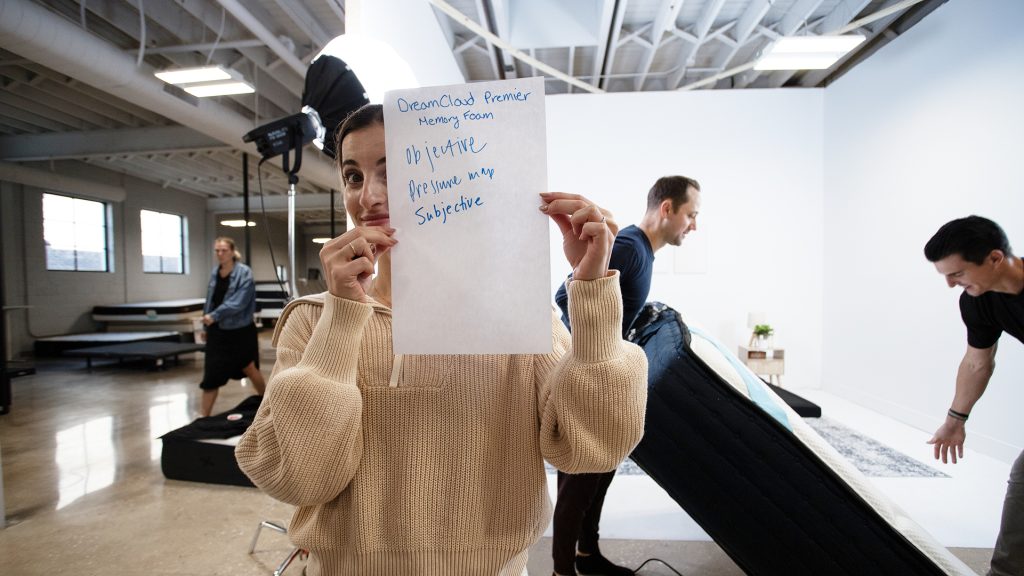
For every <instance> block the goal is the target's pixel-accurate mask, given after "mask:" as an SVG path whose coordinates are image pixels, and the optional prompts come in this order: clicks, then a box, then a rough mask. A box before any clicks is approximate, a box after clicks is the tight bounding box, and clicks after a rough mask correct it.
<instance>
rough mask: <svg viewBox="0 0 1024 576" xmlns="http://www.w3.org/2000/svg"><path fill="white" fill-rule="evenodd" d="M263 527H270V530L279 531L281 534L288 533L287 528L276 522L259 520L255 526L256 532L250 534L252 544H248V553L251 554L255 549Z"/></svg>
mask: <svg viewBox="0 0 1024 576" xmlns="http://www.w3.org/2000/svg"><path fill="white" fill-rule="evenodd" d="M264 528H270V529H271V530H273V531H275V532H280V533H281V534H287V533H288V529H287V528H285V527H284V526H281V525H280V524H277V523H276V522H270V521H268V520H264V521H262V522H260V525H259V526H257V527H256V533H255V534H253V535H252V544H250V545H249V554H252V553H253V552H254V551H255V550H256V542H257V541H258V540H259V539H260V532H262V531H263V529H264Z"/></svg>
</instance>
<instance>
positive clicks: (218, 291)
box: [199, 236, 266, 417]
mask: <svg viewBox="0 0 1024 576" xmlns="http://www.w3.org/2000/svg"><path fill="white" fill-rule="evenodd" d="M213 253H214V255H215V256H216V258H217V265H216V266H215V267H214V268H213V271H212V272H211V273H210V285H209V287H208V288H207V290H206V306H204V307H203V324H205V325H206V365H205V367H204V369H203V381H202V382H201V383H200V384H199V387H200V388H201V389H202V390H203V398H202V406H201V409H200V412H201V415H202V416H204V417H205V416H209V415H210V413H211V412H212V411H213V403H214V402H215V401H216V400H217V390H218V389H220V387H221V386H223V385H225V384H227V383H228V380H241V379H242V378H243V377H246V378H248V379H249V380H251V381H252V385H253V387H255V388H256V393H257V394H259V395H261V396H262V395H263V390H264V389H265V388H266V383H265V382H264V380H263V374H261V373H260V369H259V361H260V359H259V341H258V338H257V334H256V324H255V323H254V322H253V319H252V316H253V313H254V312H255V311H256V286H255V284H253V281H252V269H251V268H249V267H248V266H246V265H245V264H242V263H241V262H239V260H240V259H241V255H240V254H239V253H238V250H236V249H235V241H234V240H232V239H231V238H227V237H223V236H222V237H220V238H217V239H216V240H214V242H213Z"/></svg>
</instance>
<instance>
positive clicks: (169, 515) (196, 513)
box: [0, 332, 991, 576]
mask: <svg viewBox="0 0 1024 576" xmlns="http://www.w3.org/2000/svg"><path fill="white" fill-rule="evenodd" d="M267 338H268V334H267V333H266V332H264V333H263V334H261V342H262V345H263V347H264V348H263V350H262V354H261V355H262V358H263V362H264V373H269V367H270V365H271V364H272V362H273V350H271V349H269V348H268V347H267V346H268V344H267ZM201 362H202V359H201V356H199V357H194V358H187V357H186V358H183V360H182V363H181V364H180V365H177V366H176V365H173V364H172V365H169V366H168V367H167V369H165V370H162V371H152V370H149V369H148V368H147V366H145V365H142V364H126V365H123V366H121V365H117V364H116V363H107V364H104V363H97V364H96V366H95V367H94V368H93V370H92V371H91V372H90V371H87V370H86V369H85V363H84V361H65V360H59V361H50V362H43V363H40V364H39V365H38V373H37V374H36V375H34V376H28V377H22V378H18V379H16V380H15V381H14V404H13V406H12V410H11V413H10V414H8V415H6V416H0V463H2V471H3V484H2V488H3V492H4V496H5V498H4V502H5V506H6V509H5V512H6V528H5V529H3V530H0V574H5V575H11V576H22V575H26V576H29V575H37V574H38V575H44V574H45V575H52V574H75V575H89V574H97V575H98V574H109V575H113V576H121V575H124V576H128V575H132V576H134V575H140V574H151V575H167V576H169V575H197V574H218V575H232V576H234V575H237V576H247V575H264V574H270V573H272V571H273V569H274V567H275V566H276V565H277V564H278V562H280V560H282V559H283V557H284V556H285V555H286V554H287V553H288V552H289V550H290V549H291V546H290V544H289V543H288V541H287V538H286V537H285V536H282V535H280V534H277V533H274V532H271V531H264V532H263V535H262V536H261V538H260V542H259V545H258V547H257V552H256V553H255V554H253V555H249V554H247V551H248V547H249V544H250V542H251V539H252V536H253V534H254V532H255V529H256V527H257V525H258V524H259V522H260V521H261V520H265V519H267V520H276V521H279V522H282V523H284V522H287V520H288V518H289V516H290V507H289V506H287V505H284V504H281V503H278V502H275V501H274V500H272V499H270V498H268V497H267V496H264V495H263V494H261V493H260V492H259V491H257V490H255V489H252V488H241V487H232V486H219V485H213V484H200V483H191V482H180V481H173V480H167V479H165V478H164V477H163V475H162V473H161V471H160V451H161V443H160V441H159V440H158V439H157V438H158V436H160V435H161V434H163V433H164V432H167V431H169V430H173V429H175V428H178V427H180V426H182V425H184V424H187V423H188V422H189V421H191V420H192V419H193V418H194V417H195V416H196V412H197V406H198V392H199V391H198V388H197V382H198V381H199V379H200V375H201V371H202V364H201ZM251 393H252V390H251V388H244V387H242V386H240V385H239V384H238V383H231V384H229V385H228V386H227V387H225V388H224V389H223V390H222V392H221V397H220V399H219V400H218V403H217V405H216V407H215V410H226V409H228V408H230V407H231V406H233V405H235V404H237V403H238V402H240V401H241V400H242V399H244V398H245V397H246V396H247V395H249V394H251ZM610 498H611V496H610ZM610 504H611V506H612V507H613V508H614V506H615V504H614V503H610ZM611 531H613V532H614V530H611ZM627 532H628V531H627ZM602 547H603V549H604V551H605V553H606V555H608V556H609V557H611V558H614V559H616V560H617V561H619V562H620V563H622V564H624V565H627V566H630V567H632V568H636V567H638V566H640V564H641V563H643V562H644V561H645V560H647V559H649V558H660V559H662V560H664V561H666V562H668V563H669V564H670V565H671V566H672V567H674V569H675V570H677V571H678V572H679V573H682V574H685V575H687V576H733V575H739V574H742V571H741V570H740V569H739V568H738V567H737V566H736V565H735V564H734V563H733V562H732V561H731V560H730V559H729V558H728V557H727V556H726V555H725V554H724V553H723V552H722V550H721V549H720V548H719V547H718V546H717V545H716V544H714V543H713V542H710V541H707V540H706V539H700V538H695V539H693V540H687V541H679V540H647V539H645V540H636V539H626V538H616V539H605V540H603V541H602ZM953 551H954V553H956V554H957V555H958V556H960V557H961V558H962V559H964V560H965V561H966V562H967V563H968V565H970V566H971V567H972V568H974V569H975V570H976V571H977V572H979V573H984V571H985V570H986V569H987V562H988V557H989V554H990V553H991V550H990V549H986V548H984V547H981V548H954V549H953ZM529 569H530V573H531V574H533V575H534V576H538V575H542V574H547V573H550V570H551V561H550V540H549V539H548V538H544V539H542V540H541V541H540V542H538V543H537V544H536V545H535V546H534V548H533V549H532V552H531V560H530V565H529ZM287 573H288V574H299V573H300V570H299V569H297V568H293V569H291V570H289V571H288V572H287ZM639 573H640V574H651V575H655V574H672V573H673V572H671V571H670V570H669V568H667V567H666V566H665V565H662V564H658V563H657V562H651V563H648V564H647V565H646V566H644V568H643V569H642V570H641V571H640V572H639Z"/></svg>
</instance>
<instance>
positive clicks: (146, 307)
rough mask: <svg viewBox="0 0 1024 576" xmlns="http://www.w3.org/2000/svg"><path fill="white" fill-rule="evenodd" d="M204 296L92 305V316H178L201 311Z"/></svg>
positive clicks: (204, 301) (204, 300)
mask: <svg viewBox="0 0 1024 576" xmlns="http://www.w3.org/2000/svg"><path fill="white" fill-rule="evenodd" d="M205 303H206V299H205V298H189V299H186V300H163V301H157V302H129V303H125V304H109V305H104V306H93V308H92V313H93V315H94V316H114V317H117V316H132V317H134V316H140V315H141V316H147V315H148V316H150V317H152V316H179V315H189V314H191V313H195V312H202V310H203V306H204V305H205Z"/></svg>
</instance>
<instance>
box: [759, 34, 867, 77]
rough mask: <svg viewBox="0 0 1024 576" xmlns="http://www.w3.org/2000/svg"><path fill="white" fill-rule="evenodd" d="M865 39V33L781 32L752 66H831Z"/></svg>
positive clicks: (799, 67)
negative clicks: (837, 34)
mask: <svg viewBox="0 0 1024 576" xmlns="http://www.w3.org/2000/svg"><path fill="white" fill-rule="evenodd" d="M863 41H864V36H860V35H856V34H852V35H846V36H784V37H782V38H779V39H778V40H776V41H775V42H774V43H773V44H772V45H771V46H770V47H769V48H768V51H767V52H766V53H765V55H764V56H762V57H761V59H760V60H758V62H757V64H756V65H755V66H754V70H822V69H825V68H830V67H831V66H832V65H833V64H835V63H836V62H837V61H838V60H839V59H840V58H842V57H843V56H845V55H846V54H847V53H848V52H849V51H850V50H853V49H854V48H856V47H857V46H859V45H860V43H861V42H863Z"/></svg>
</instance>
